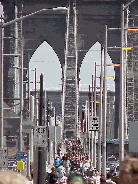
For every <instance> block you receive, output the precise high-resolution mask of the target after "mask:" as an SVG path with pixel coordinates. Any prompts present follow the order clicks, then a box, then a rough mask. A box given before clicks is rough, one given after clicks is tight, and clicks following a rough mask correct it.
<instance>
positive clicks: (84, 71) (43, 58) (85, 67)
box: [30, 42, 115, 91]
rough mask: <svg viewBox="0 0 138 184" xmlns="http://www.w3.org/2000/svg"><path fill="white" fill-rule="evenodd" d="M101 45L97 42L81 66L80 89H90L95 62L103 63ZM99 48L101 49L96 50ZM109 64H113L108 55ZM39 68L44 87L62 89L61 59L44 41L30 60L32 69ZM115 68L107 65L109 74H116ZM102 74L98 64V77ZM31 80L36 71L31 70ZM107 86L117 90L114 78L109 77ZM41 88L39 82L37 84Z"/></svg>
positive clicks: (38, 77)
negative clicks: (42, 76)
mask: <svg viewBox="0 0 138 184" xmlns="http://www.w3.org/2000/svg"><path fill="white" fill-rule="evenodd" d="M100 48H101V45H100V43H99V42H97V43H96V44H95V45H94V46H93V47H91V48H90V50H89V51H88V52H87V54H86V56H85V58H84V60H83V62H82V65H81V68H80V74H79V77H80V85H79V88H80V90H89V84H90V85H91V83H92V74H94V63H95V61H96V63H97V64H100V63H101V61H100V60H101V51H100ZM95 50H99V51H95ZM107 64H112V61H111V59H110V57H109V55H108V56H107ZM35 67H36V70H37V82H39V81H40V74H41V73H43V75H44V88H46V89H47V90H58V89H59V90H61V87H62V86H61V84H62V82H61V77H62V70H61V65H60V62H59V59H58V57H57V55H56V53H55V52H54V51H53V49H52V47H51V46H50V45H49V44H48V43H47V42H43V44H41V45H40V46H39V47H38V49H37V50H36V51H35V53H34V54H33V56H32V58H31V60H30V70H34V68H35ZM114 75H115V72H114V68H113V67H109V66H108V67H107V76H114ZM99 76H100V66H97V77H99ZM30 80H31V81H34V72H33V71H30ZM96 82H97V86H99V85H100V79H99V78H97V81H96ZM107 86H108V89H109V90H112V91H114V90H115V82H114V79H113V78H109V79H107ZM30 87H31V89H34V84H31V86H30ZM37 88H39V84H37Z"/></svg>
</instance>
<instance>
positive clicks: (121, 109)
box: [119, 0, 135, 162]
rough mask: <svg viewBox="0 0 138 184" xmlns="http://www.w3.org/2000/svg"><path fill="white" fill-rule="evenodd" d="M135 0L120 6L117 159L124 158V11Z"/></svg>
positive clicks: (121, 159)
mask: <svg viewBox="0 0 138 184" xmlns="http://www.w3.org/2000/svg"><path fill="white" fill-rule="evenodd" d="M134 1H135V0H132V1H130V2H129V3H128V4H126V5H125V6H124V5H123V4H122V6H121V50H120V107H119V161H120V162H122V161H123V159H124V55H123V54H124V52H123V51H124V49H123V48H124V11H125V9H126V8H128V7H129V6H130V5H131V4H132V3H133V2H134Z"/></svg>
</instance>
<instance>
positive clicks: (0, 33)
mask: <svg viewBox="0 0 138 184" xmlns="http://www.w3.org/2000/svg"><path fill="white" fill-rule="evenodd" d="M51 10H53V11H57V10H59V11H60V10H61V11H64V10H67V8H66V7H57V8H50V9H42V10H39V11H36V12H34V13H30V14H29V15H25V16H21V17H20V18H16V19H14V20H11V21H9V22H7V23H2V22H1V24H0V50H1V54H0V56H1V58H0V60H1V62H0V63H1V65H0V68H1V70H0V71H1V76H0V77H1V78H0V82H1V97H0V103H1V122H0V128H1V130H0V132H1V147H3V123H4V122H3V29H4V28H5V27H7V26H9V25H11V24H13V23H15V22H18V21H21V20H24V19H26V18H29V17H30V16H33V15H35V14H37V13H40V12H42V11H51ZM13 55H14V56H16V55H18V54H13ZM22 57H23V55H22ZM22 63H23V61H22ZM21 71H22V70H21ZM21 73H22V72H21ZM21 76H22V74H21ZM21 79H22V80H23V77H21ZM22 83H23V81H22ZM22 95H23V94H22ZM22 98H23V97H21V99H22ZM21 108H22V107H21ZM20 131H21V132H20V143H22V142H21V137H22V135H21V134H22V123H21V122H20ZM20 149H21V150H20V151H22V145H21V146H20Z"/></svg>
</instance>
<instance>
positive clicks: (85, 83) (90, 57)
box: [79, 41, 115, 91]
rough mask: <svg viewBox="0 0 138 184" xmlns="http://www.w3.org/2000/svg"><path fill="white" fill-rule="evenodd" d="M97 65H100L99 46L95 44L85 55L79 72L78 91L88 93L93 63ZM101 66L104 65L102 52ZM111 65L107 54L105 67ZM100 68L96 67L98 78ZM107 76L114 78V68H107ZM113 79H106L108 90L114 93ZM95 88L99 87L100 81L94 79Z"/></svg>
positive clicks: (92, 73)
mask: <svg viewBox="0 0 138 184" xmlns="http://www.w3.org/2000/svg"><path fill="white" fill-rule="evenodd" d="M95 62H96V64H97V65H100V64H101V44H100V42H98V41H97V42H96V43H95V44H94V45H92V47H91V48H90V49H89V51H88V52H87V53H86V55H85V57H84V59H83V61H82V64H81V67H80V72H79V79H80V81H79V90H80V91H89V85H90V86H91V85H92V75H94V73H95V71H94V63H95ZM103 64H104V52H103ZM111 64H113V62H112V60H111V57H110V56H109V54H107V65H111ZM100 70H101V67H100V66H97V67H96V75H97V77H100ZM107 76H113V77H114V78H115V71H114V67H111V66H107ZM114 78H107V87H108V90H111V91H115V81H114ZM96 83H97V87H100V80H99V79H98V78H97V79H96Z"/></svg>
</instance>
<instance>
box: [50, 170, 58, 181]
mask: <svg viewBox="0 0 138 184" xmlns="http://www.w3.org/2000/svg"><path fill="white" fill-rule="evenodd" d="M51 170H52V172H51V173H49V175H48V183H49V184H56V183H58V174H57V172H56V169H55V168H54V167H52V169H51Z"/></svg>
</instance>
